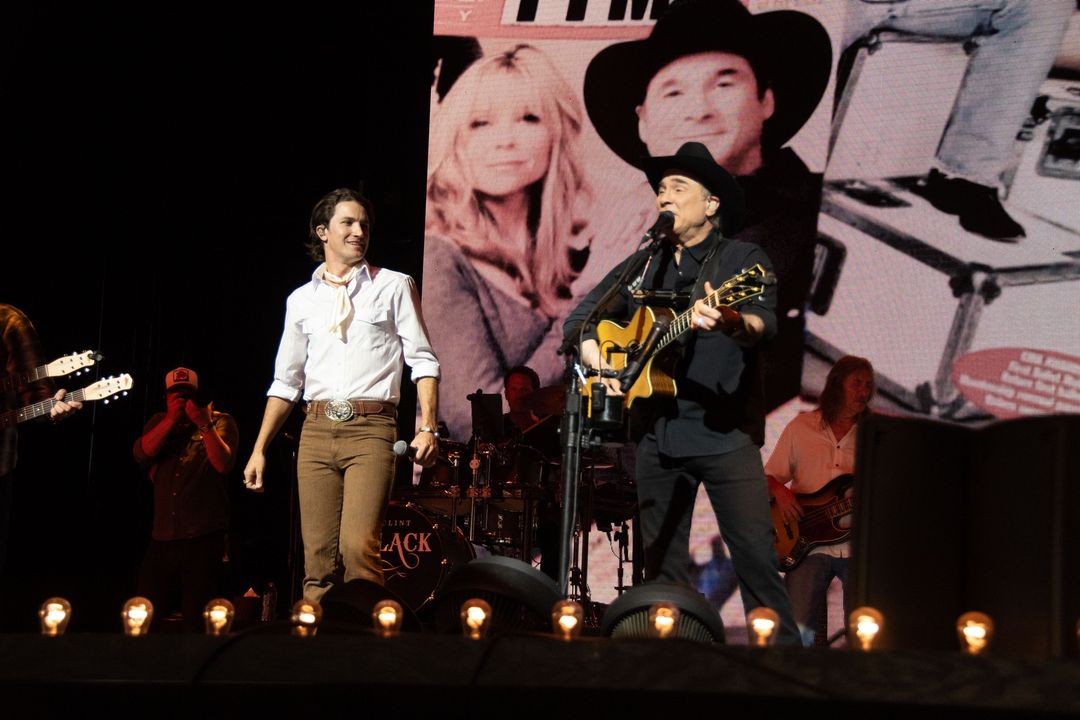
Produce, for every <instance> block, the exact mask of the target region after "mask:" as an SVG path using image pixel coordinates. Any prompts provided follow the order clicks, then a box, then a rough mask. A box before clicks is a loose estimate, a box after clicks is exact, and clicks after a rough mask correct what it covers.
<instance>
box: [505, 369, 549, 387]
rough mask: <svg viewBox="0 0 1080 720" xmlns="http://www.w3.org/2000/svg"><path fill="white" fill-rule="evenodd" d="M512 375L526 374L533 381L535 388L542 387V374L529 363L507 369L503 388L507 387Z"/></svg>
mask: <svg viewBox="0 0 1080 720" xmlns="http://www.w3.org/2000/svg"><path fill="white" fill-rule="evenodd" d="M511 375H524V376H525V377H527V378H529V382H531V383H532V386H533V390H539V389H540V376H539V375H537V374H536V371H535V370H533V369H532V368H531V367H529V366H528V365H515V366H514V367H512V368H510V369H509V370H507V371H506V375H503V389H506V385H507V383H509V382H510V376H511Z"/></svg>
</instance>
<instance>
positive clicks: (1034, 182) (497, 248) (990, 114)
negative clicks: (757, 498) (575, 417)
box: [422, 0, 1080, 617]
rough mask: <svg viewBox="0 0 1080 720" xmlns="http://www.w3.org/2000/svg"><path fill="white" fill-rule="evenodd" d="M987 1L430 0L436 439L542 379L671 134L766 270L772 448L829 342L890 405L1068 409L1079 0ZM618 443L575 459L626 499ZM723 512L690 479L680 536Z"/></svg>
mask: <svg viewBox="0 0 1080 720" xmlns="http://www.w3.org/2000/svg"><path fill="white" fill-rule="evenodd" d="M998 4H1001V3H998ZM1005 4H1006V5H1010V6H1011V9H1010V11H1009V12H990V11H989V10H986V9H985V8H981V7H980V6H982V5H988V4H987V3H972V2H967V1H965V2H960V1H959V0H957V1H955V2H954V1H952V0H935V1H934V2H929V1H926V0H908V2H893V3H881V2H869V1H867V2H860V1H858V0H819V1H812V0H805V1H798V0H792V1H789V2H777V1H775V0H753V1H751V2H748V3H742V2H738V0H713V1H711V2H696V3H691V5H693V6H694V7H693V8H692V9H690V10H684V11H682V12H680V13H675V12H671V13H666V12H665V11H667V10H668V9H669V5H671V3H668V2H662V1H660V0H652V1H651V2H650V1H648V0H645V1H636V0H604V1H603V2H598V1H597V0H485V1H483V2H475V1H471V0H470V1H466V0H439V1H437V2H436V14H435V27H434V34H435V38H434V40H435V42H434V47H435V57H433V59H432V67H433V75H432V80H433V82H432V103H431V117H430V146H429V158H428V184H427V213H426V237H425V246H424V275H423V288H422V294H423V309H424V313H425V317H426V320H427V322H428V325H429V330H430V332H431V337H432V341H433V344H434V346H435V350H436V352H437V354H438V356H439V360H440V362H441V365H442V371H443V379H442V382H441V386H440V403H441V417H442V419H443V420H445V422H446V425H447V429H448V431H449V435H450V439H451V442H452V443H453V442H457V443H461V444H463V445H464V444H467V443H468V442H469V440H470V438H471V437H472V436H473V434H474V430H475V427H474V420H475V418H474V413H473V412H472V404H471V403H470V401H469V399H468V397H469V396H470V395H471V394H473V393H475V392H476V391H477V390H480V391H482V392H483V393H491V394H501V393H502V392H503V382H504V377H505V375H506V373H507V371H508V370H509V369H511V368H513V367H516V366H520V365H525V366H528V367H531V368H532V369H533V370H535V371H536V373H537V374H538V376H539V378H540V384H541V387H542V388H545V389H547V390H548V391H549V392H547V395H546V397H549V398H550V397H557V395H558V390H559V389H560V388H561V387H563V386H564V384H565V382H566V377H567V368H566V358H565V356H563V355H560V354H558V353H557V352H556V351H557V349H558V347H559V345H560V343H561V341H562V329H563V321H564V319H565V318H566V316H567V314H568V313H569V312H570V310H571V309H572V308H573V307H575V305H576V304H577V303H578V302H579V301H580V300H581V298H582V297H583V296H584V295H585V294H586V293H587V292H588V291H589V290H591V289H592V288H593V287H594V286H595V285H596V283H597V282H598V281H599V280H600V279H601V278H602V277H603V276H604V275H605V274H607V273H608V272H609V271H610V270H611V269H612V268H613V267H614V266H615V265H616V264H617V263H618V262H619V261H620V260H622V259H623V258H625V257H626V256H627V255H629V254H630V253H631V252H632V251H633V250H635V249H636V248H637V247H638V246H639V243H640V242H641V240H642V237H643V235H644V233H645V232H646V230H647V229H648V228H649V227H650V226H651V225H652V223H653V222H654V221H655V220H656V218H657V206H656V197H655V195H654V193H653V192H652V190H651V188H650V186H649V184H648V182H647V181H646V179H645V176H644V174H643V172H642V170H641V169H640V164H641V161H642V158H644V157H646V156H650V155H651V156H661V155H669V154H672V153H673V152H674V151H675V150H676V149H677V148H678V147H679V146H680V145H681V144H682V143H684V142H687V141H698V142H701V143H703V144H705V145H706V147H708V148H709V150H710V151H712V153H713V155H714V157H715V159H716V160H717V161H718V162H719V163H720V164H721V165H723V166H725V167H726V168H727V169H728V170H729V171H730V172H732V174H734V175H736V176H737V177H738V179H739V181H740V183H741V185H742V187H743V190H744V193H745V195H746V199H747V212H746V223H745V227H744V228H743V229H742V230H740V231H739V233H738V234H737V235H736V237H739V238H742V239H746V240H749V241H751V242H755V243H758V244H760V245H761V246H762V247H763V248H764V249H765V251H766V253H767V254H768V256H769V257H770V259H771V260H772V262H773V264H774V265H775V268H776V273H777V277H778V290H779V300H778V316H779V318H780V332H779V336H778V338H777V339H776V341H774V343H773V345H772V346H771V347H770V348H769V351H768V352H769V354H768V360H767V363H766V372H765V382H766V394H767V401H768V405H769V408H770V412H769V416H768V432H767V440H766V444H765V446H764V447H763V448H762V453H763V455H764V457H765V458H766V459H767V458H768V454H769V452H770V451H771V444H772V443H773V442H775V439H776V438H777V437H778V435H779V433H780V431H781V430H782V429H783V427H784V426H785V425H786V424H787V422H788V421H790V420H791V419H792V418H793V417H794V416H795V415H796V414H797V413H799V412H802V411H805V410H807V409H810V408H812V407H813V406H814V398H815V397H816V394H817V393H818V392H819V391H820V389H821V387H822V385H823V382H824V377H825V375H826V373H827V371H828V369H829V367H830V366H831V364H832V362H833V361H835V360H836V359H837V358H839V357H841V356H843V355H847V354H853V355H859V356H863V357H866V358H868V359H869V360H870V361H871V362H872V363H873V365H874V367H875V370H876V373H877V381H878V388H879V394H878V397H877V398H876V400H875V407H876V408H877V409H878V410H879V411H881V412H893V413H913V414H922V415H927V416H933V417H939V418H942V419H945V420H950V421H956V422H984V421H987V420H991V419H995V418H1010V417H1017V416H1021V415H1027V414H1034V413H1077V412H1080V24H1078V22H1077V15H1078V12H1077V5H1076V3H1075V2H1074V0H1060V1H1057V2H1055V1H1054V0H1049V1H1047V2H1032V3H1005ZM502 451H503V452H506V453H509V454H510V455H514V454H515V452H516V450H515V448H513V447H509V448H503V449H502ZM614 454H615V456H616V457H614V458H613V462H611V463H608V464H605V465H603V466H601V464H599V463H598V464H597V467H598V468H601V469H600V471H599V472H598V473H594V475H595V476H596V478H597V479H595V480H593V481H591V482H595V483H596V485H597V488H598V489H599V490H602V491H606V492H609V493H612V494H613V496H614V497H616V498H619V497H624V496H627V497H629V498H631V500H630V501H629V504H630V505H632V497H633V480H632V472H627V470H628V468H627V467H626V466H625V463H621V462H619V461H620V457H619V453H617V452H616V453H614ZM629 470H632V468H630V469H629ZM556 471H557V468H556ZM616 505H617V503H616ZM614 519H615V521H616V522H615V527H616V529H618V526H619V525H620V523H621V521H622V520H623V519H624V518H623V517H621V515H620V513H619V512H617V511H616V512H615V518H614ZM606 530H607V527H606V523H601V527H600V530H599V531H598V530H597V529H596V528H593V529H592V532H591V533H590V535H589V540H590V542H589V544H588V552H589V554H590V556H589V585H590V591H591V595H592V598H593V599H594V600H597V601H609V600H610V599H611V598H612V597H613V596H614V595H615V592H616V591H615V585H616V584H617V583H616V572H617V566H618V558H619V557H621V554H620V551H619V548H618V547H617V542H616V541H615V540H612V536H611V534H610V533H609V532H606ZM716 532H717V529H716V526H715V520H714V519H713V516H712V513H711V510H710V508H709V504H708V502H707V499H706V498H705V497H704V496H702V497H701V498H699V502H698V504H697V508H696V517H695V528H694V534H693V536H692V549H693V551H694V553H695V557H696V558H702V559H707V558H708V556H709V553H710V552H711V547H712V546H711V542H710V541H711V539H712V537H713V536H714V535H715V534H716ZM628 572H629V571H628V570H627V573H628ZM627 576H628V575H627ZM733 602H736V603H737V597H736V598H735V599H734V600H733ZM727 612H728V610H727V609H726V608H725V613H727ZM730 612H731V613H732V614H733V616H734V617H737V616H738V613H739V612H740V611H739V610H738V608H733V609H732V610H731V611H730Z"/></svg>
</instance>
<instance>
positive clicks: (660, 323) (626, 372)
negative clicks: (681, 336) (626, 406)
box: [619, 317, 671, 393]
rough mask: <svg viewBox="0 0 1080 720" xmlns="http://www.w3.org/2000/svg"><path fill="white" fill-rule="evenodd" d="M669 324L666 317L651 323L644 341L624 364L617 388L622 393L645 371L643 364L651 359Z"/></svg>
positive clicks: (668, 319) (669, 321)
mask: <svg viewBox="0 0 1080 720" xmlns="http://www.w3.org/2000/svg"><path fill="white" fill-rule="evenodd" d="M670 324H671V318H668V317H658V318H656V320H655V321H654V322H653V325H652V327H651V328H649V334H648V335H647V336H645V341H644V342H643V343H641V347H640V348H638V351H637V353H635V355H634V357H633V358H631V359H630V362H628V363H627V364H626V367H625V368H624V369H623V371H622V373H621V374H620V380H619V387H620V388H621V389H622V391H623V392H624V393H625V392H628V391H629V390H630V388H632V387H633V386H634V383H636V382H637V379H638V376H639V375H641V371H642V370H644V369H645V363H646V362H647V361H648V360H649V358H650V357H652V354H653V351H654V350H656V346H657V345H659V344H660V338H662V337H663V336H664V333H666V332H667V330H668V326H669V325H670Z"/></svg>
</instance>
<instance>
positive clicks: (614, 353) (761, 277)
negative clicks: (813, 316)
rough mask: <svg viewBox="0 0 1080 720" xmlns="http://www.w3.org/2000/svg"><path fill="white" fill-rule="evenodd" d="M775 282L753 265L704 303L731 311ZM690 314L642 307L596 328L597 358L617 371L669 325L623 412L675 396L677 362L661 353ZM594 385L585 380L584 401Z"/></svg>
mask: <svg viewBox="0 0 1080 720" xmlns="http://www.w3.org/2000/svg"><path fill="white" fill-rule="evenodd" d="M775 282H776V277H775V275H773V274H772V273H770V272H767V271H766V270H765V268H764V267H762V266H761V265H760V264H757V265H754V266H753V267H751V268H749V269H747V270H743V271H742V272H740V273H738V274H736V275H733V276H732V277H730V278H728V279H727V280H725V281H724V282H723V283H721V284H720V286H719V287H718V288H716V289H715V290H713V292H711V293H709V294H708V295H706V296H705V298H704V300H705V302H706V304H708V306H709V307H711V308H716V307H720V306H721V305H724V306H727V307H730V308H734V307H736V306H738V305H741V304H743V303H745V302H747V301H749V300H752V299H754V298H755V297H757V296H759V295H761V294H762V293H764V292H765V288H766V287H768V286H769V285H772V284H773V283H775ZM693 310H694V309H693V307H691V308H688V309H687V310H686V311H685V312H683V313H682V314H680V315H678V316H676V315H675V312H674V311H672V310H670V309H668V308H662V307H651V306H649V305H643V306H642V307H640V308H638V309H637V311H636V312H635V313H634V316H633V317H632V318H630V322H628V323H626V324H625V325H623V324H620V323H617V322H615V321H614V320H602V321H600V323H598V324H597V326H596V334H597V342H598V344H599V345H600V353H601V356H602V357H603V358H604V359H605V360H606V361H607V362H608V364H609V365H610V366H611V367H612V368H613V369H615V370H620V371H621V370H623V369H625V368H626V365H627V363H628V361H629V358H631V357H634V356H635V355H636V354H637V353H638V352H639V351H640V349H641V346H642V343H643V342H644V341H645V338H647V337H648V336H649V331H650V330H652V327H653V325H654V324H655V323H656V322H657V321H658V319H659V318H660V317H665V318H667V319H669V321H670V322H669V325H668V329H667V332H665V333H664V334H663V336H661V338H660V340H659V342H658V343H657V345H656V347H655V348H654V349H653V352H652V354H651V356H650V357H649V358H648V359H647V360H646V361H645V366H644V368H643V369H642V371H641V375H639V376H638V379H637V380H636V381H635V382H634V384H633V385H632V386H631V387H630V389H629V391H627V393H626V394H625V403H626V407H627V408H629V407H630V406H631V405H632V404H633V403H634V400H636V399H637V398H647V397H651V396H653V395H657V394H659V395H670V396H674V395H675V394H676V393H677V392H678V388H677V387H676V386H675V380H674V378H672V377H671V374H672V371H673V369H674V368H673V365H674V361H675V360H676V359H677V358H676V356H675V354H674V353H667V354H666V355H664V354H662V353H663V351H664V349H665V348H667V347H668V346H669V345H671V343H673V342H675V341H676V340H678V339H679V337H681V336H682V335H683V334H684V333H686V332H688V331H689V330H690V322H691V320H692V319H693ZM598 382H600V378H597V377H592V378H589V380H588V382H587V383H586V386H585V394H586V395H587V396H588V397H592V388H593V385H595V384H596V383H598Z"/></svg>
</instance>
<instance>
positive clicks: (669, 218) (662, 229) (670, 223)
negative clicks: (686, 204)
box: [645, 210, 675, 240]
mask: <svg viewBox="0 0 1080 720" xmlns="http://www.w3.org/2000/svg"><path fill="white" fill-rule="evenodd" d="M673 227H675V215H673V214H672V213H671V211H670V210H665V211H664V212H662V213H660V215H659V217H657V218H656V222H654V223H653V224H652V227H651V228H649V229H648V230H647V231H646V232H645V237H646V238H647V239H649V240H657V239H658V238H659V237H660V236H661V235H663V234H664V233H666V232H668V231H669V230H671V228H673Z"/></svg>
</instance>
